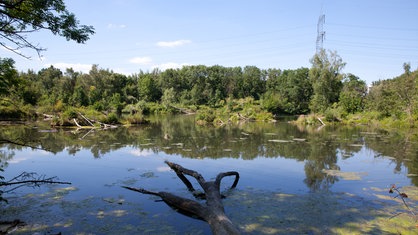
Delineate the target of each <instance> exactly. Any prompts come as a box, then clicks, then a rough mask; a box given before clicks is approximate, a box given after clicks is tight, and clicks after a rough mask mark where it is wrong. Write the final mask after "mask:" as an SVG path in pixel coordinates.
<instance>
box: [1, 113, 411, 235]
mask: <svg viewBox="0 0 418 235" xmlns="http://www.w3.org/2000/svg"><path fill="white" fill-rule="evenodd" d="M0 130H1V132H0V133H1V134H0V135H1V136H0V137H1V138H2V139H8V140H12V141H15V142H19V143H25V144H26V145H29V146H33V147H36V148H29V147H24V146H19V145H14V144H3V145H1V146H0V159H1V160H0V166H2V167H3V168H4V172H1V174H2V175H3V176H4V177H5V178H6V180H7V179H12V178H13V177H15V176H17V175H19V174H20V173H22V172H36V173H37V174H38V176H46V177H51V176H57V177H58V178H59V180H60V181H68V182H71V185H56V184H55V185H43V186H41V187H36V188H28V187H22V188H19V189H16V190H14V191H12V192H11V193H7V194H4V195H3V196H4V197H5V198H6V199H7V200H8V203H7V204H6V203H2V204H0V215H1V218H0V221H10V220H15V219H19V220H21V221H24V222H25V224H26V225H25V226H21V227H19V228H18V229H17V230H15V231H14V233H13V234H35V233H37V234H58V233H60V232H61V233H62V234H210V233H211V232H210V228H209V226H208V225H207V224H206V223H205V222H203V221H200V220H197V219H193V218H190V217H187V216H185V215H182V214H179V213H177V212H176V211H174V210H172V209H171V208H170V207H169V206H167V205H166V204H165V203H164V202H161V201H160V200H159V198H158V197H155V196H150V195H144V194H140V193H136V192H132V191H129V190H126V189H124V188H122V187H121V186H131V187H141V188H145V189H148V190H152V191H166V192H171V193H174V194H176V195H179V196H182V197H187V198H192V196H191V195H190V193H189V192H188V191H187V188H186V187H185V186H184V184H183V183H182V182H181V181H180V180H179V179H178V178H177V176H176V174H175V173H174V172H173V171H171V170H170V168H169V167H168V166H167V165H166V164H165V163H164V161H165V160H168V161H171V162H175V163H178V164H180V165H182V166H184V167H186V168H189V169H193V170H195V171H198V172H199V173H201V174H202V175H203V176H204V177H205V178H206V179H213V178H214V177H216V175H217V174H218V173H220V172H226V171H238V172H239V174H240V181H239V183H238V186H237V188H236V189H235V190H232V191H230V192H228V196H227V197H226V198H225V199H224V200H223V203H224V206H225V210H226V214H227V215H228V216H229V217H230V219H231V220H232V221H233V223H234V224H236V225H237V227H239V229H240V230H241V231H242V232H243V233H245V234H345V233H348V232H349V233H351V234H364V233H367V234H382V233H386V234H391V233H394V234H396V233H399V232H401V233H402V234H408V233H411V234H416V233H417V232H418V228H417V224H418V223H417V221H416V216H414V215H413V213H416V212H417V200H418V195H417V189H416V186H417V185H418V177H417V175H418V157H417V156H418V142H417V141H418V137H417V134H416V133H389V132H385V131H381V130H375V129H371V128H369V127H346V126H325V127H323V128H313V127H312V128H306V127H297V126H294V125H291V124H288V123H287V122H286V121H285V120H283V121H278V122H276V123H243V124H240V125H225V126H222V127H204V126H198V125H196V124H195V120H194V116H192V115H189V116H165V117H159V118H153V119H152V120H151V123H150V124H148V125H141V126H131V127H119V128H115V129H107V130H99V129H96V130H86V129H79V130H76V129H51V128H50V127H45V126H44V125H42V124H40V123H33V124H30V125H7V126H1V127H0ZM41 148H42V149H44V150H40V149H41ZM191 181H192V180H191ZM232 181H233V178H232V177H231V179H229V178H225V179H224V180H223V181H222V185H221V187H222V189H226V188H227V187H228V186H229V185H231V183H232ZM192 182H194V181H192ZM392 184H396V185H397V187H400V191H401V192H405V193H406V194H407V195H408V196H409V197H408V198H404V199H405V203H403V201H402V200H401V198H400V197H396V198H394V196H396V194H389V193H388V191H389V188H390V187H391V185H392ZM195 188H198V185H197V183H196V184H195ZM406 206H408V207H409V209H408V208H407V207H406ZM0 230H1V228H0Z"/></svg>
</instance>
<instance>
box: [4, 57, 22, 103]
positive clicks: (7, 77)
mask: <svg viewBox="0 0 418 235" xmlns="http://www.w3.org/2000/svg"><path fill="white" fill-rule="evenodd" d="M14 63H15V62H14V60H13V59H10V58H6V59H2V58H0V96H2V95H8V94H10V91H11V89H12V87H14V86H17V85H18V76H17V75H18V73H17V71H16V69H15V68H14Z"/></svg>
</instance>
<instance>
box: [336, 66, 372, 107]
mask: <svg viewBox="0 0 418 235" xmlns="http://www.w3.org/2000/svg"><path fill="white" fill-rule="evenodd" d="M366 94H367V86H366V82H365V81H362V80H360V78H359V77H356V76H354V75H353V74H348V76H347V78H346V79H345V80H344V82H343V88H342V91H341V93H340V101H339V105H340V106H341V107H342V108H343V109H344V111H345V112H347V113H356V112H361V111H363V109H364V105H365V104H364V103H365V102H364V100H365V98H366Z"/></svg>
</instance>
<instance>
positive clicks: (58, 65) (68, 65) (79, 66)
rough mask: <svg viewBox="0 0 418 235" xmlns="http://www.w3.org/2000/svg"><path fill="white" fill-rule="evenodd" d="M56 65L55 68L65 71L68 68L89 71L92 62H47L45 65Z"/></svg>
mask: <svg viewBox="0 0 418 235" xmlns="http://www.w3.org/2000/svg"><path fill="white" fill-rule="evenodd" d="M51 65H52V66H54V67H55V68H58V69H61V70H62V71H65V69H67V68H72V69H73V70H74V71H77V72H83V73H88V72H89V71H90V69H91V67H92V64H80V63H77V64H71V63H55V64H46V65H45V67H46V68H47V67H49V66H51Z"/></svg>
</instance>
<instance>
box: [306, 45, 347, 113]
mask: <svg viewBox="0 0 418 235" xmlns="http://www.w3.org/2000/svg"><path fill="white" fill-rule="evenodd" d="M311 63H312V68H311V69H310V70H309V77H310V79H311V80H312V87H313V97H312V100H311V103H310V109H311V111H313V112H324V111H325V110H326V109H327V108H329V107H330V106H331V105H333V104H334V103H337V102H338V99H339V96H340V91H341V89H342V86H343V84H342V79H343V74H341V70H342V69H343V68H344V66H345V63H344V62H343V61H342V59H341V57H340V56H339V55H338V54H337V53H336V52H329V54H328V53H327V52H326V51H325V50H321V51H320V52H319V53H317V54H315V56H314V57H313V58H312V59H311Z"/></svg>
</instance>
